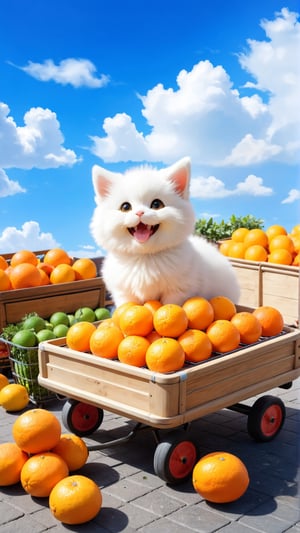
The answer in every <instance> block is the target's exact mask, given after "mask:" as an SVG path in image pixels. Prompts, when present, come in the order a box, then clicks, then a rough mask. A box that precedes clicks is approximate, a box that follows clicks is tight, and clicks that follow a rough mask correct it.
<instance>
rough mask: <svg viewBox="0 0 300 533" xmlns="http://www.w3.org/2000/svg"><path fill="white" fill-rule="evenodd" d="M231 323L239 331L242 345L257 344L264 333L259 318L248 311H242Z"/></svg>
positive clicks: (234, 316)
mask: <svg viewBox="0 0 300 533" xmlns="http://www.w3.org/2000/svg"><path fill="white" fill-rule="evenodd" d="M231 323H232V324H233V325H234V326H235V327H236V328H237V329H238V330H239V332H240V336H241V343H243V344H252V343H253V342H257V341H258V339H259V337H260V336H261V333H262V326H261V323H260V322H259V320H258V318H256V316H255V315H254V314H253V313H250V312H248V311H240V312H239V313H236V314H235V315H233V317H232V319H231Z"/></svg>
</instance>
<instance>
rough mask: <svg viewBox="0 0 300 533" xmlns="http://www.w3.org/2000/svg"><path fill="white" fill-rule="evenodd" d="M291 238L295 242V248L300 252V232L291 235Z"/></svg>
mask: <svg viewBox="0 0 300 533" xmlns="http://www.w3.org/2000/svg"><path fill="white" fill-rule="evenodd" d="M290 238H291V239H292V241H293V244H294V250H295V252H296V253H299V252H300V233H299V234H296V235H292V234H291V235H290Z"/></svg>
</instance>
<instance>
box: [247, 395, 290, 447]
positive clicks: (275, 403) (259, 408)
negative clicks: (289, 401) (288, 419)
mask: <svg viewBox="0 0 300 533" xmlns="http://www.w3.org/2000/svg"><path fill="white" fill-rule="evenodd" d="M284 419H285V406H284V403H283V401H282V400H281V399H280V398H276V396H262V397H261V398H259V399H258V400H256V402H255V403H254V404H253V406H252V407H251V409H250V411H249V414H248V426H247V429H248V433H249V435H250V436H251V437H252V438H253V439H254V440H256V441H260V442H267V441H270V440H272V439H274V437H276V435H278V433H279V431H280V430H281V428H282V426H283V423H284Z"/></svg>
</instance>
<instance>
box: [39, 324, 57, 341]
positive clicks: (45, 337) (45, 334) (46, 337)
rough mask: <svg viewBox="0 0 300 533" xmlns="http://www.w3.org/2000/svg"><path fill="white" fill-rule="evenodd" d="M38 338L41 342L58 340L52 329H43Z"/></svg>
mask: <svg viewBox="0 0 300 533" xmlns="http://www.w3.org/2000/svg"><path fill="white" fill-rule="evenodd" d="M56 327H57V326H56ZM36 336H37V338H38V341H39V342H43V341H50V340H51V339H56V335H55V333H54V332H53V331H51V330H50V329H41V330H40V331H38V332H37V334H36Z"/></svg>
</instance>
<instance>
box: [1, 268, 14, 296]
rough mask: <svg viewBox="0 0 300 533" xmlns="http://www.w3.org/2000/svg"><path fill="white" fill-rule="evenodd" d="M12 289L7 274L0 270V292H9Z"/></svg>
mask: <svg viewBox="0 0 300 533" xmlns="http://www.w3.org/2000/svg"><path fill="white" fill-rule="evenodd" d="M11 288H12V286H11V282H10V279H9V276H8V274H7V273H6V272H5V270H2V268H0V291H9V290H10V289H11Z"/></svg>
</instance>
